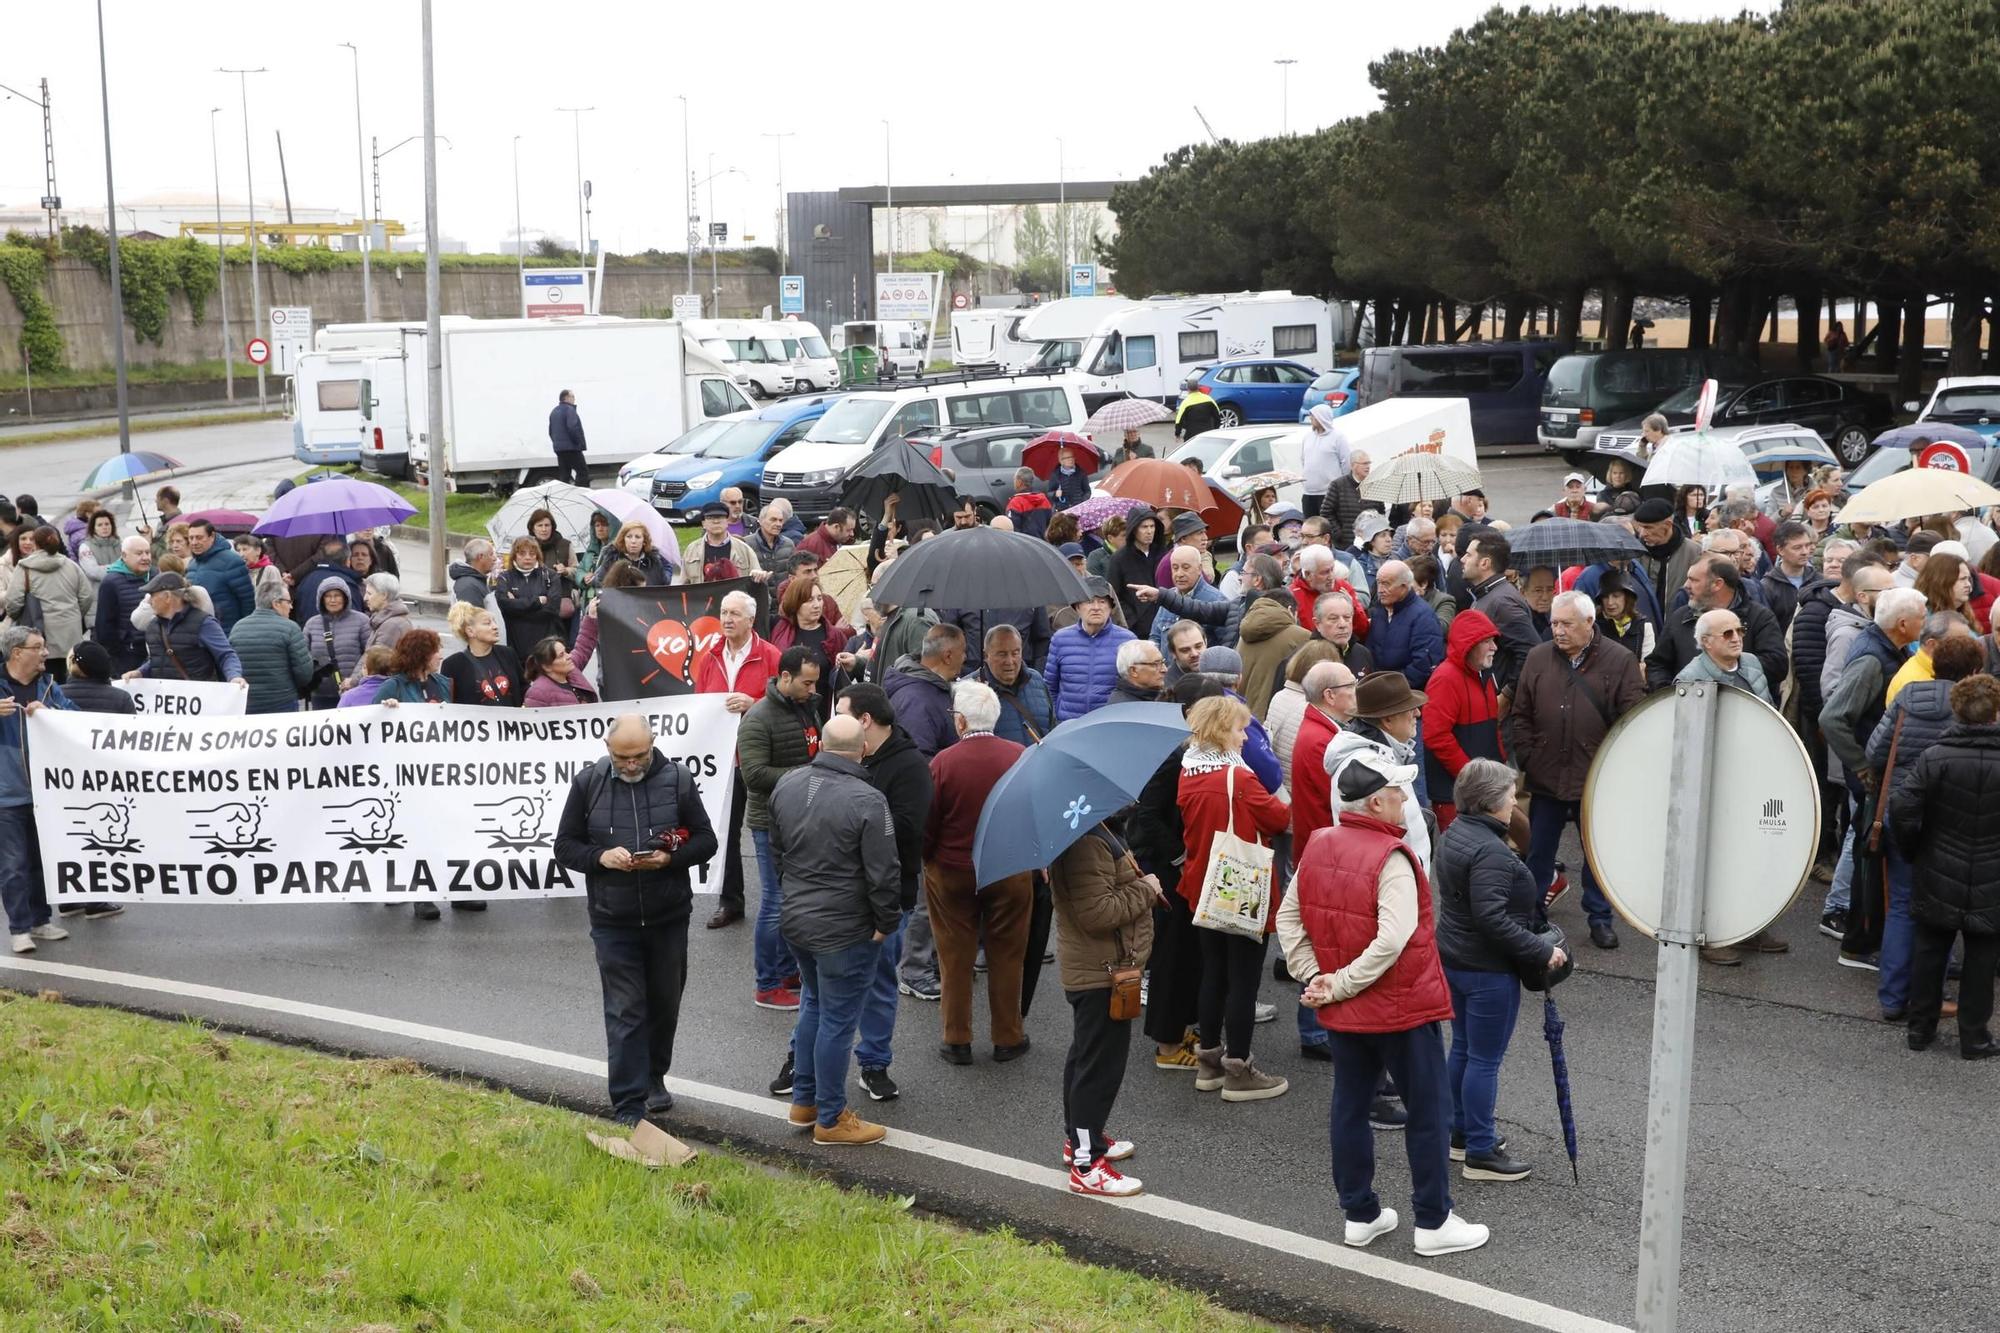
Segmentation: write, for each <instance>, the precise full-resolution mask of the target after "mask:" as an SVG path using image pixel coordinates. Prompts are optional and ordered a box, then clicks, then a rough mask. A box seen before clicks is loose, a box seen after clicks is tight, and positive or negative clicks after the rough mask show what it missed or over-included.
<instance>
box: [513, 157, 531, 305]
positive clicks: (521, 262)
mask: <svg viewBox="0 0 2000 1333" xmlns="http://www.w3.org/2000/svg"><path fill="white" fill-rule="evenodd" d="M514 285H515V286H516V287H518V288H520V295H521V318H522V319H526V318H527V317H528V260H527V257H526V256H525V255H524V254H523V253H522V250H521V136H520V135H518V134H517V135H515V136H514Z"/></svg>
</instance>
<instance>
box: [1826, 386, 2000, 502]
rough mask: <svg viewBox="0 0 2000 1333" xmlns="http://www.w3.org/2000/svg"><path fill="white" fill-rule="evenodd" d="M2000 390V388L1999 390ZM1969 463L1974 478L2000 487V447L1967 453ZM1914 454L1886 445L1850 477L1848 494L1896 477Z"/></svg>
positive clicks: (1847, 483) (1907, 450) (1899, 447)
mask: <svg viewBox="0 0 2000 1333" xmlns="http://www.w3.org/2000/svg"><path fill="white" fill-rule="evenodd" d="M1995 387H1996V388H2000V386H1995ZM1965 456H1966V459H1967V461H1969V462H1970V463H1971V464H1972V467H1971V475H1972V476H1974V477H1977V478H1978V479H1979V480H1981V481H1983V482H1985V483H1986V484H1987V485H1989V486H2000V444H1996V445H1994V446H1992V447H1989V448H1985V449H1979V448H1967V449H1966V450H1965ZM1912 457H1913V456H1912V454H1911V451H1910V450H1909V449H1908V448H1906V447H1904V446H1902V445H1896V444H1885V445H1883V446H1882V447H1881V448H1880V449H1877V450H1875V451H1874V452H1873V453H1871V454H1869V455H1868V460H1867V461H1866V462H1864V463H1863V464H1862V465H1861V466H1860V467H1858V468H1856V469H1854V471H1852V472H1850V473H1849V474H1848V476H1847V482H1846V486H1847V493H1848V494H1849V495H1853V494H1855V493H1857V492H1859V491H1860V490H1862V489H1863V488H1864V487H1867V486H1871V485H1873V484H1874V483H1876V482H1878V481H1880V480H1882V478H1884V477H1893V476H1895V475H1896V474H1897V473H1898V472H1901V471H1902V470H1903V469H1904V468H1907V467H1910V466H1912V465H1913V463H1912Z"/></svg>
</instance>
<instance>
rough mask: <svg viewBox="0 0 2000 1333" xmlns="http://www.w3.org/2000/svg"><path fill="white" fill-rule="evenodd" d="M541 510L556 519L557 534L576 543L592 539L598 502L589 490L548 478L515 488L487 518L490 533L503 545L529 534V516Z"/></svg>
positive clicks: (487, 532)
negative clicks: (504, 502) (532, 484)
mask: <svg viewBox="0 0 2000 1333" xmlns="http://www.w3.org/2000/svg"><path fill="white" fill-rule="evenodd" d="M537 509H546V510H548V511H549V517H550V518H553V519H554V520H555V522H556V533H557V535H559V536H563V537H567V538H569V539H570V540H571V541H573V542H587V541H589V540H590V520H591V517H592V516H593V515H595V514H596V513H597V502H596V501H595V500H593V499H591V498H590V492H589V491H587V490H585V489H584V488H583V487H581V486H574V485H571V484H570V483H569V482H566V481H545V482H543V483H542V484H541V485H539V486H530V487H528V488H526V489H525V490H519V491H515V492H514V493H513V494H512V495H510V496H508V497H507V503H506V504H504V505H501V506H500V512H499V513H497V514H495V515H494V516H493V517H492V518H489V519H487V520H486V535H487V536H489V537H491V538H492V539H493V540H494V541H495V542H496V543H498V544H500V545H503V546H504V545H506V544H507V543H509V542H511V541H513V540H514V539H515V538H516V537H525V536H527V535H528V519H529V517H530V516H531V515H533V514H534V512H535V511H536V510H537Z"/></svg>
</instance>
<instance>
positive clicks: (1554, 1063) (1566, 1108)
mask: <svg viewBox="0 0 2000 1333" xmlns="http://www.w3.org/2000/svg"><path fill="white" fill-rule="evenodd" d="M995 790H996V791H997V790H998V788H996V789H995ZM1542 1036H1544V1037H1546V1038H1547V1039H1548V1043H1549V1072H1550V1073H1551V1074H1553V1075H1555V1080H1556V1114H1557V1115H1559V1116H1561V1117H1562V1127H1563V1147H1565V1148H1567V1149H1569V1177H1570V1179H1571V1180H1572V1181H1575V1182H1578V1183H1581V1181H1582V1179H1583V1178H1582V1177H1581V1176H1579V1175H1578V1174H1577V1171H1576V1112H1575V1111H1574V1110H1573V1109H1572V1108H1571V1107H1570V1104H1569V1056H1567V1055H1565V1054H1564V1053H1563V1020H1562V1015H1561V1014H1559V1013H1557V1012H1556V1000H1555V996H1553V995H1550V994H1547V993H1546V992H1544V994H1543V995H1542Z"/></svg>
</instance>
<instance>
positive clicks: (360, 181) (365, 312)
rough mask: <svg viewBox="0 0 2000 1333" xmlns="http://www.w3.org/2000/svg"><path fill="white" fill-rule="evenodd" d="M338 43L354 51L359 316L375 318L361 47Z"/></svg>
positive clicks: (348, 43) (369, 320) (371, 320)
mask: <svg viewBox="0 0 2000 1333" xmlns="http://www.w3.org/2000/svg"><path fill="white" fill-rule="evenodd" d="M340 45H342V46H344V47H346V48H347V49H348V50H349V51H351V52H353V53H354V183H355V184H356V185H358V186H360V187H361V232H362V235H361V236H360V238H359V239H360V241H361V318H362V319H364V320H366V321H368V322H369V323H373V322H374V320H375V278H374V275H373V274H371V273H370V272H369V270H368V242H369V239H370V238H369V236H368V234H367V232H368V176H367V173H366V172H365V171H364V170H363V169H362V158H361V48H360V47H358V46H356V45H355V44H354V43H353V42H342V43H340Z"/></svg>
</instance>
